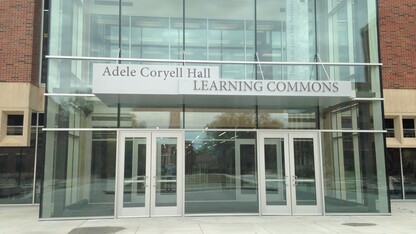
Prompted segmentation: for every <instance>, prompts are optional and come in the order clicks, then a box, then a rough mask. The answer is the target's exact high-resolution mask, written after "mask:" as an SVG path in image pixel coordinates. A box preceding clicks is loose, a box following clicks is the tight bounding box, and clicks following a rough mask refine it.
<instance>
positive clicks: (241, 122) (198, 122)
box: [185, 108, 256, 129]
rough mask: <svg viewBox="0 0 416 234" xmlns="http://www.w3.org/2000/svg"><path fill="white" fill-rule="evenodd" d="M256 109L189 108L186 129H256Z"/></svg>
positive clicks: (186, 113)
mask: <svg viewBox="0 0 416 234" xmlns="http://www.w3.org/2000/svg"><path fill="white" fill-rule="evenodd" d="M255 116H256V113H255V109H254V108H251V109H232V108H230V109H197V108H187V109H186V112H185V127H186V128H188V129H192V128H206V129H208V128H210V129H211V128H214V129H215V128H255V126H256V122H255V121H256V118H255Z"/></svg>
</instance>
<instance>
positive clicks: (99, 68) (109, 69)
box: [93, 63, 219, 80]
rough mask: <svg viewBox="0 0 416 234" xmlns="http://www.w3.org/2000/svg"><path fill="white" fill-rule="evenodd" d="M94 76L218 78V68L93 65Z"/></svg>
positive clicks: (165, 78)
mask: <svg viewBox="0 0 416 234" xmlns="http://www.w3.org/2000/svg"><path fill="white" fill-rule="evenodd" d="M93 75H94V77H103V78H128V77H132V78H138V79H140V78H162V79H164V80H167V79H172V78H190V79H192V78H194V79H197V78H198V79H202V78H205V79H219V68H218V67H210V66H161V65H132V64H102V63H96V64H94V65H93Z"/></svg>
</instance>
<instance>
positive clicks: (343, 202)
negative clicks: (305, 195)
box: [322, 133, 389, 213]
mask: <svg viewBox="0 0 416 234" xmlns="http://www.w3.org/2000/svg"><path fill="white" fill-rule="evenodd" d="M322 142H323V144H322V151H323V154H322V161H323V175H324V192H325V209H326V212H327V213H341V212H350V213H369V212H375V213H387V212H388V202H389V201H388V197H387V192H388V190H387V178H386V166H385V156H384V153H385V148H384V134H383V133H323V134H322Z"/></svg>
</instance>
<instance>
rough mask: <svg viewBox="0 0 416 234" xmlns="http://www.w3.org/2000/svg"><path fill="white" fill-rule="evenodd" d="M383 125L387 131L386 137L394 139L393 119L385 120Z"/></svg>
mask: <svg viewBox="0 0 416 234" xmlns="http://www.w3.org/2000/svg"><path fill="white" fill-rule="evenodd" d="M384 125H385V127H386V130H387V133H386V137H394V119H385V120H384Z"/></svg>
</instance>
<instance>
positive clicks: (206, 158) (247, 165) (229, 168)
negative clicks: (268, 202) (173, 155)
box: [185, 131, 258, 214]
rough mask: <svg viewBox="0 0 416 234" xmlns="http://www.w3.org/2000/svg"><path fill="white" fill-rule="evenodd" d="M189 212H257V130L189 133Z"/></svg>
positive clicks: (187, 142)
mask: <svg viewBox="0 0 416 234" xmlns="http://www.w3.org/2000/svg"><path fill="white" fill-rule="evenodd" d="M185 152H186V153H185V157H186V158H185V213H186V214H202V213H257V212H258V195H257V194H258V192H257V191H258V190H257V189H258V186H257V179H256V178H257V171H256V163H255V162H256V154H255V132H231V131H229V132H228V131H227V132H225V131H219V132H216V131H212V132H211V131H202V132H199V131H198V132H196V131H195V132H186V140H185Z"/></svg>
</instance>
